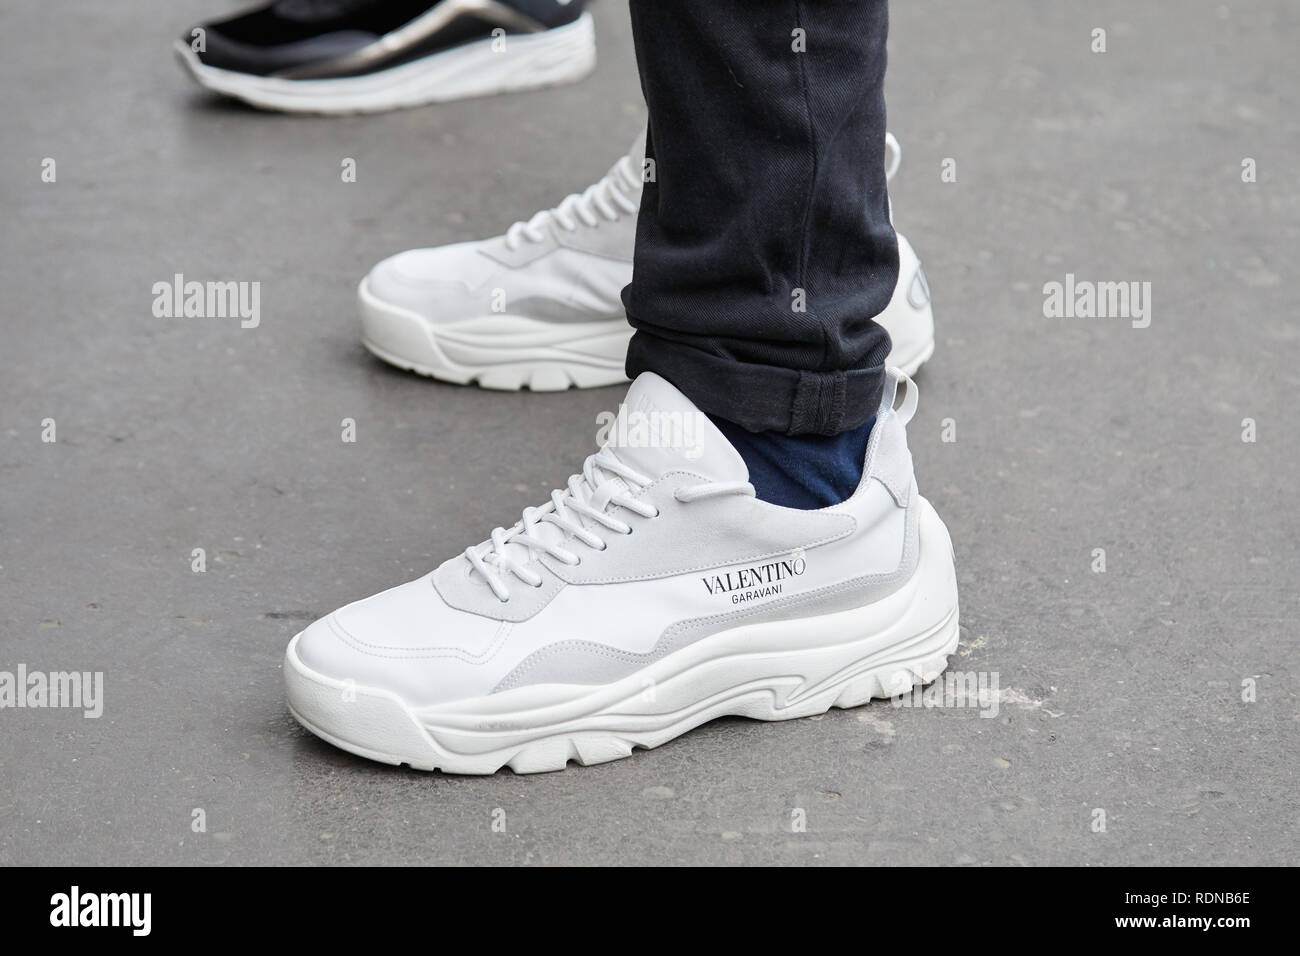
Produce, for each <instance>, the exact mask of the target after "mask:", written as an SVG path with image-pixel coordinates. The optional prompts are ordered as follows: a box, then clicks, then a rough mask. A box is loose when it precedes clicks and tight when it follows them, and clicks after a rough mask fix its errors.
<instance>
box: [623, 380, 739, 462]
mask: <svg viewBox="0 0 1300 956" xmlns="http://www.w3.org/2000/svg"><path fill="white" fill-rule="evenodd" d="M606 444H607V445H608V446H609V448H610V450H611V451H613V452H614V454H615V455H617V456H618V458H619V460H620V461H623V462H625V463H626V464H628V465H631V466H632V467H633V468H635V469H636V470H637V471H640V472H642V473H644V474H645V475H646V476H647V477H649V478H659V477H662V476H663V475H665V474H667V473H668V472H670V471H689V472H693V473H694V474H697V475H703V476H704V477H705V478H709V479H711V480H713V481H748V480H749V469H748V468H747V467H746V466H745V461H744V459H743V458H741V457H740V454H739V453H738V452H737V451H736V449H735V448H733V447H732V446H731V442H729V441H727V439H726V438H725V437H724V436H723V434H722V432H720V431H718V428H717V426H716V425H714V424H713V422H711V421H709V416H707V415H705V414H704V413H703V412H701V411H700V410H699V409H697V408H696V407H695V404H694V403H693V402H692V401H691V400H690V399H689V398H687V397H686V396H685V395H683V394H682V393H681V392H679V391H678V390H677V389H676V388H674V387H673V386H672V385H670V384H669V383H668V382H667V381H665V380H664V379H662V378H660V377H659V376H658V375H656V374H655V373H654V372H642V373H641V374H640V375H638V376H637V379H636V381H635V382H633V383H632V387H631V388H630V389H628V392H627V397H626V398H625V399H624V400H623V404H622V405H620V406H619V410H618V416H617V417H616V418H615V420H614V423H613V424H612V425H611V426H610V429H609V435H608V438H607V440H606Z"/></svg>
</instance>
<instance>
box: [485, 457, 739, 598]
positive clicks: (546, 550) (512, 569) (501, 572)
mask: <svg viewBox="0 0 1300 956" xmlns="http://www.w3.org/2000/svg"><path fill="white" fill-rule="evenodd" d="M653 482H654V479H653V478H648V477H646V476H645V475H643V474H641V473H640V472H639V471H637V470H636V469H635V468H632V467H630V466H629V465H626V464H624V463H623V462H621V461H619V460H618V458H616V457H615V456H614V454H613V453H612V452H610V451H609V449H608V448H602V449H601V450H600V451H598V452H597V453H596V454H594V455H590V456H588V458H587V460H586V461H585V462H584V463H583V465H582V473H581V474H578V475H572V476H571V477H570V478H569V482H568V487H567V488H559V489H556V490H555V491H552V492H551V500H550V501H549V502H548V503H547V504H544V505H542V506H541V507H540V508H532V507H530V508H525V509H524V513H523V517H522V518H521V519H520V521H519V523H518V524H516V525H515V526H514V527H512V528H495V529H493V531H492V536H491V540H489V541H486V542H484V543H482V544H477V545H473V546H471V547H468V548H466V549H465V557H466V558H467V559H468V560H469V563H470V566H471V573H473V572H475V571H477V572H478V573H479V574H481V575H482V576H483V579H484V580H485V581H487V583H488V586H489V587H490V588H492V593H493V594H495V595H496V597H497V600H498V601H500V602H502V603H503V604H504V603H506V602H507V601H509V600H510V589H509V587H508V586H507V584H506V579H505V575H506V574H512V575H514V576H515V577H516V578H518V579H519V580H520V581H522V582H523V583H524V584H526V585H528V586H529V587H533V588H540V587H541V586H542V580H543V579H542V576H541V575H540V574H539V573H538V572H537V571H536V570H534V569H533V568H531V567H529V565H531V564H533V563H534V561H535V560H536V558H537V557H538V556H539V555H540V554H547V555H550V556H551V557H552V558H554V559H555V560H556V561H559V562H560V563H561V564H567V565H569V566H570V567H576V566H577V565H579V564H581V563H582V557H581V556H580V555H578V554H577V553H575V552H574V551H573V550H572V549H570V548H568V547H566V542H568V541H569V540H570V539H577V540H578V541H581V542H582V543H583V544H585V545H586V546H587V547H589V548H591V549H592V550H594V551H604V550H605V548H607V547H608V545H607V544H606V543H605V541H604V539H602V538H601V537H600V535H599V534H597V533H596V532H594V531H592V530H591V529H590V528H588V527H586V526H585V525H584V524H583V523H582V520H581V519H582V518H587V519H588V520H590V521H592V522H594V523H595V524H597V525H599V526H601V527H603V528H606V529H608V530H609V531H611V532H613V533H615V534H631V533H632V526H631V525H630V524H628V523H627V522H626V521H622V520H620V519H618V518H616V517H615V516H614V515H612V514H609V513H608V511H607V509H608V508H609V506H610V505H617V506H618V507H620V508H626V509H627V510H628V511H631V512H632V513H634V514H638V515H640V516H641V517H643V518H657V517H659V509H658V508H656V507H655V506H654V505H651V504H648V503H647V502H644V501H640V500H639V499H637V498H634V497H632V496H631V495H630V494H628V493H627V492H628V491H629V490H635V489H641V488H644V487H646V486H647V485H650V484H652V483H653ZM735 494H743V495H749V496H751V497H752V496H753V494H754V486H753V485H751V484H750V483H749V482H747V481H726V482H722V481H715V482H707V483H705V484H702V485H694V486H691V487H688V488H679V489H678V490H677V492H676V493H675V495H674V497H676V498H677V500H678V501H681V502H691V501H699V500H701V499H704V498H715V497H719V496H721V495H735ZM551 528H555V529H558V531H559V534H558V535H557V534H556V533H555V532H554V531H550V529H551ZM548 532H549V533H548Z"/></svg>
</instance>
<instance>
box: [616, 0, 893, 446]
mask: <svg viewBox="0 0 1300 956" xmlns="http://www.w3.org/2000/svg"><path fill="white" fill-rule="evenodd" d="M631 6H632V28H633V36H634V38H635V43H636V56H637V65H638V67H639V69H640V71H641V86H642V90H643V91H644V93H645V98H646V103H647V104H648V105H649V108H650V124H649V135H648V137H647V139H646V156H647V159H648V160H652V161H653V166H651V167H648V168H649V169H650V171H651V172H652V175H653V178H652V179H650V180H649V181H647V183H646V186H645V192H644V195H643V196H642V199H641V211H640V216H639V219H638V222H637V235H636V256H635V264H634V266H633V275H632V283H631V285H629V286H628V287H627V288H625V289H624V290H623V304H624V306H625V307H626V309H627V314H628V318H629V320H630V321H631V323H632V326H633V328H635V329H636V332H635V334H634V335H633V337H632V344H631V347H630V348H629V351H628V356H627V373H628V376H629V377H635V376H636V375H637V374H639V373H640V372H643V371H653V372H657V373H659V374H660V375H662V376H663V377H664V378H666V379H668V380H669V381H670V382H672V383H673V384H674V385H676V386H677V387H678V388H679V389H681V390H682V391H683V392H684V393H685V394H686V395H687V396H688V397H690V398H691V399H692V401H694V402H695V403H696V405H697V406H699V408H700V409H701V410H703V411H705V412H708V413H709V414H712V415H716V416H718V417H720V418H724V419H727V420H728V421H733V422H736V423H737V424H740V425H742V426H744V427H745V428H747V429H749V430H751V431H776V432H783V433H786V434H792V435H793V434H817V435H834V434H838V433H840V432H844V431H848V430H849V429H851V428H856V427H858V426H861V425H863V424H865V423H866V422H867V421H868V420H870V418H871V416H872V415H874V414H875V412H876V407H877V405H878V404H879V402H880V395H881V388H882V383H883V378H884V361H885V358H886V356H887V355H888V354H889V336H888V334H887V333H886V332H885V330H884V329H883V328H882V327H881V326H879V325H877V324H876V323H874V322H873V321H872V318H873V317H874V316H876V315H878V314H880V312H882V311H883V310H884V308H885V306H886V305H887V304H888V302H889V299H890V296H891V295H892V294H893V290H894V284H895V283H896V281H897V278H898V246H897V242H896V240H895V238H894V230H893V228H892V227H891V226H890V223H889V209H888V198H887V195H886V191H885V174H884V139H885V99H884V91H883V87H884V76H885V35H886V33H887V32H888V12H887V8H886V0H806V2H797V0H694V2H692V0H631ZM801 38H802V39H801ZM801 45H802V46H803V52H799V51H798V47H800V46H801Z"/></svg>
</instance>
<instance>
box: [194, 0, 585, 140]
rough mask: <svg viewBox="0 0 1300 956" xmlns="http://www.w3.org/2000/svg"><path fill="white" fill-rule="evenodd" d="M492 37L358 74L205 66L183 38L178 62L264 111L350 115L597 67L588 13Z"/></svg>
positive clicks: (541, 81)
mask: <svg viewBox="0 0 1300 956" xmlns="http://www.w3.org/2000/svg"><path fill="white" fill-rule="evenodd" d="M494 44H497V39H496V38H491V37H487V38H484V39H481V40H475V41H472V42H470V43H465V44H462V45H461V46H456V47H453V48H451V49H449V50H443V51H441V52H438V53H433V54H430V55H428V56H425V57H421V58H420V59H418V60H412V61H410V62H407V63H402V64H400V65H398V66H394V67H390V68H388V69H385V70H379V71H376V72H373V73H367V74H364V75H361V76H347V77H331V78H328V79H289V78H287V77H281V76H258V75H255V74H252V73H243V72H240V71H238V70H226V69H221V68H219V67H214V66H209V65H207V64H205V63H204V62H203V61H202V60H201V59H200V58H199V56H198V54H197V53H195V52H194V50H193V49H191V48H190V46H189V45H188V44H187V43H185V41H184V40H177V41H176V45H175V50H176V56H177V59H179V60H180V62H181V65H182V66H183V67H185V69H186V71H187V72H188V73H189V74H190V76H192V77H193V78H194V79H195V81H196V82H197V83H198V84H199V85H200V86H202V87H204V88H205V89H208V90H211V91H213V92H214V93H220V94H221V95H223V96H230V97H234V98H235V99H238V100H242V101H243V102H245V103H248V104H250V105H252V106H257V107H260V108H262V109H268V110H279V111H282V112H289V113H318V114H328V115H336V114H348V113H378V112H383V111H385V110H393V109H402V108H406V107H412V106H423V105H426V104H429V103H443V102H449V101H451V100H460V99H468V98H470V97H476V96H491V95H493V94H497V93H512V92H518V91H521V90H531V89H538V88H540V87H547V86H559V85H561V84H564V83H572V82H576V81H577V80H580V79H582V78H583V77H584V76H586V75H587V74H588V73H590V72H591V71H592V70H593V69H594V68H595V65H596V33H595V28H594V26H593V23H592V19H591V14H590V13H583V14H582V15H581V16H580V17H578V18H577V19H576V20H574V21H573V22H572V23H569V24H566V25H564V26H559V27H553V28H552V29H549V30H544V31H542V32H539V33H533V34H521V35H511V36H509V37H508V38H506V43H505V44H504V48H502V47H501V46H500V45H499V44H498V45H497V46H496V47H494Z"/></svg>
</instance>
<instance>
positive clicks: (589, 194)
mask: <svg viewBox="0 0 1300 956" xmlns="http://www.w3.org/2000/svg"><path fill="white" fill-rule="evenodd" d="M640 189H641V171H640V169H638V168H637V165H636V164H635V163H634V162H632V158H631V157H630V156H623V157H620V158H619V160H618V162H616V163H615V164H614V165H613V166H612V167H611V168H610V170H609V172H607V173H606V174H605V175H604V176H602V177H601V178H600V179H599V180H597V181H596V182H594V183H592V184H591V185H590V186H588V187H587V188H586V189H584V190H583V191H582V192H580V193H573V194H572V195H570V196H566V197H565V198H564V199H563V200H561V201H560V204H559V205H558V206H556V207H555V208H554V209H543V210H542V211H541V212H539V213H537V215H535V216H533V218H532V219H529V220H528V221H527V222H517V223H515V224H514V225H513V226H511V227H510V228H509V229H507V230H506V248H508V249H517V248H518V247H519V244H520V243H522V242H524V241H525V240H527V241H528V242H541V241H542V240H543V239H545V238H546V227H547V226H548V225H551V224H554V225H556V226H557V227H559V228H560V229H563V230H564V231H565V232H573V231H575V230H576V229H577V228H578V224H579V223H583V224H584V225H587V226H595V225H597V224H599V222H600V220H601V219H605V220H607V221H609V222H617V221H618V220H619V219H621V218H623V216H625V215H633V214H635V213H636V212H637V210H638V209H639V208H640V205H639V203H638V200H639V199H640ZM634 196H635V197H636V198H635V199H634V198H632V197H634Z"/></svg>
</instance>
